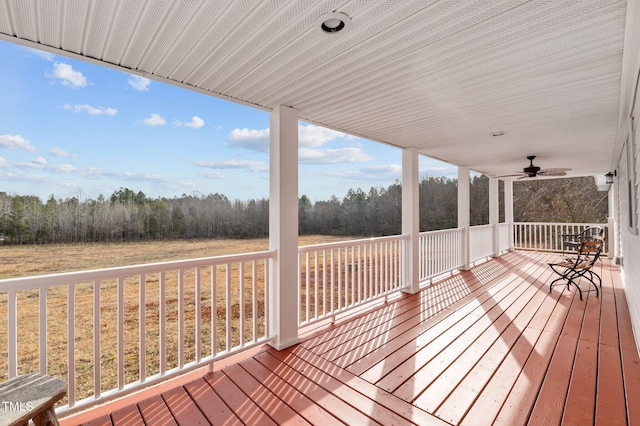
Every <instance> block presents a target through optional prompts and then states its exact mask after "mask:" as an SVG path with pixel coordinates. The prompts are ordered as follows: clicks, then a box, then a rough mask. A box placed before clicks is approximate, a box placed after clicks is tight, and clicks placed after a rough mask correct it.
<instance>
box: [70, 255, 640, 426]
mask: <svg viewBox="0 0 640 426" xmlns="http://www.w3.org/2000/svg"><path fill="white" fill-rule="evenodd" d="M558 256H559V255H555V254H544V253H531V252H513V253H507V254H505V255H503V256H502V257H500V258H498V259H494V260H491V261H488V262H486V263H483V264H480V265H478V266H476V267H474V268H472V269H471V270H469V271H462V272H461V273H458V274H454V275H451V276H449V277H445V278H443V279H441V280H440V281H438V282H434V283H433V284H431V285H429V286H427V287H426V288H424V289H423V290H422V291H421V292H419V293H417V294H400V295H397V296H396V297H394V298H392V299H391V300H390V301H389V302H388V303H386V304H381V305H379V306H377V307H375V308H373V309H372V310H370V311H368V312H364V313H360V314H356V315H353V316H352V317H351V318H347V319H343V320H340V321H339V322H338V323H336V324H334V325H329V326H327V327H325V328H324V329H319V330H317V331H313V332H308V333H307V334H306V335H305V337H304V338H303V339H302V342H300V344H298V345H295V346H293V347H290V348H288V349H286V350H283V351H277V350H275V349H273V348H270V347H268V346H267V347H264V348H263V349H261V350H258V351H255V353H252V354H251V355H250V356H247V357H245V358H243V359H241V360H239V361H238V362H226V363H221V365H219V366H217V367H216V369H215V371H214V373H210V374H205V375H204V376H203V377H202V376H201V377H198V378H197V379H195V380H193V379H192V381H191V382H189V383H186V384H185V382H182V383H180V384H179V385H176V387H175V388H173V389H172V388H167V387H166V384H165V385H163V388H162V390H161V391H159V392H158V395H157V396H153V397H151V398H147V399H145V400H143V401H135V399H133V397H130V398H132V399H131V404H130V405H129V406H127V405H126V404H125V405H122V403H121V404H120V405H118V406H117V408H118V409H117V410H116V411H113V412H111V413H110V415H107V416H106V417H105V416H104V415H103V414H102V413H101V412H100V413H99V414H97V415H96V416H95V418H94V419H93V421H92V423H91V424H96V425H103V424H104V425H105V426H106V425H111V424H114V425H116V424H142V420H143V419H144V421H145V422H146V423H147V424H209V423H211V424H230V425H231V424H320V425H329V424H339V423H346V424H385V425H386V424H389V425H391V424H417V425H447V424H464V425H485V424H502V425H523V424H532V425H535V424H602V425H609V424H638V423H639V422H640V359H639V356H638V350H637V347H636V343H635V340H634V335H633V330H632V327H631V319H630V316H629V312H628V306H627V303H626V299H625V294H624V288H623V287H622V286H621V283H620V276H619V273H618V270H617V267H616V266H615V265H612V264H611V263H610V262H609V260H608V259H602V261H601V262H600V263H599V265H597V268H596V272H597V273H598V274H600V275H601V276H602V291H601V292H600V294H599V295H598V296H597V295H596V293H595V291H589V292H587V291H586V290H589V285H588V282H585V281H584V280H583V281H582V282H581V283H580V285H581V288H582V289H583V290H585V291H584V292H583V298H584V300H580V298H579V297H578V293H577V291H576V289H575V288H573V287H572V288H567V287H566V286H562V285H559V286H556V287H554V289H553V291H552V292H549V287H548V285H549V283H550V282H551V280H552V279H553V276H554V274H553V272H552V271H551V270H550V268H549V267H548V266H547V264H548V263H549V262H552V261H554V259H557V258H558ZM167 389H169V390H167ZM123 407H124V408H123ZM153 416H155V417H153ZM83 418H86V416H85V417H83ZM83 421H84V420H83ZM62 424H63V425H70V424H77V423H73V417H71V418H68V419H63V421H62ZM87 424H89V423H87Z"/></svg>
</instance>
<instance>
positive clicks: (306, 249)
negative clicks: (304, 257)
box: [298, 235, 409, 253]
mask: <svg viewBox="0 0 640 426" xmlns="http://www.w3.org/2000/svg"><path fill="white" fill-rule="evenodd" d="M407 239H409V235H389V236H386V237H374V238H362V239H358V240H348V241H339V242H336V243H322V244H313V245H308V246H300V247H298V253H306V252H310V251H316V250H327V249H333V248H341V247H350V246H359V245H363V244H370V243H381V242H385V241H397V240H407Z"/></svg>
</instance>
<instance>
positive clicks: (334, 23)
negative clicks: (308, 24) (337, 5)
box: [316, 12, 351, 34]
mask: <svg viewBox="0 0 640 426" xmlns="http://www.w3.org/2000/svg"><path fill="white" fill-rule="evenodd" d="M350 26H351V19H349V16H347V15H346V14H344V13H340V12H331V13H325V14H324V15H322V16H320V17H319V18H318V19H317V20H316V28H318V30H320V31H321V32H322V33H323V34H337V33H339V32H344V30H346V29H348V28H349V27H350Z"/></svg>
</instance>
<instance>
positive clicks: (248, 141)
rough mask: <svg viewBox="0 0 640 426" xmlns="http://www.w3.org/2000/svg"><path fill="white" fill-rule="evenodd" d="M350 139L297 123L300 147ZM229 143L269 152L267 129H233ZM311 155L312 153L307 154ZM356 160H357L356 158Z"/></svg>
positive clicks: (323, 129)
mask: <svg viewBox="0 0 640 426" xmlns="http://www.w3.org/2000/svg"><path fill="white" fill-rule="evenodd" d="M339 138H344V139H346V140H352V139H353V137H352V136H349V135H347V134H345V133H341V132H336V131H335V130H330V129H326V128H324V127H320V126H315V125H312V124H308V125H306V126H305V125H302V124H299V125H298V145H299V146H300V148H301V149H302V148H317V147H319V146H322V145H324V144H326V143H327V142H331V141H333V140H335V139H339ZM228 141H229V144H230V145H231V146H233V147H235V148H244V149H250V150H253V151H258V152H269V129H268V128H267V129H261V130H253V129H246V128H245V129H234V130H232V131H231V133H230V134H229V137H228ZM345 149H349V148H345ZM309 155H313V154H309ZM356 161H358V160H356Z"/></svg>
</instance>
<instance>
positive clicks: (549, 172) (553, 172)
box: [538, 168, 571, 176]
mask: <svg viewBox="0 0 640 426" xmlns="http://www.w3.org/2000/svg"><path fill="white" fill-rule="evenodd" d="M570 170H571V169H567V168H557V169H542V170H540V171H539V172H538V174H539V175H543V176H565V175H566V174H567V172H568V171H570Z"/></svg>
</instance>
